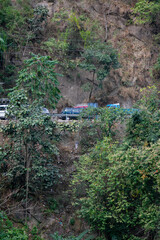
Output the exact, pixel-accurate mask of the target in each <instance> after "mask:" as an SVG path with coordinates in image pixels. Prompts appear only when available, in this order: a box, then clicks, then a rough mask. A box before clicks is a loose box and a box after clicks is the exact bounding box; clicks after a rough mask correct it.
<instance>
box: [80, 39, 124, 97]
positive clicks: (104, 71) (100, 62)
mask: <svg viewBox="0 0 160 240" xmlns="http://www.w3.org/2000/svg"><path fill="white" fill-rule="evenodd" d="M79 67H80V68H82V69H85V70H86V71H89V72H90V73H92V74H93V76H92V79H90V82H91V84H92V87H91V90H90V94H89V99H90V98H91V96H92V92H93V88H94V87H95V85H96V86H98V87H101V88H102V82H103V80H104V79H105V78H106V77H107V76H108V75H109V73H110V70H111V69H117V68H119V67H120V65H119V62H118V54H117V51H116V50H115V49H114V48H112V47H111V46H110V45H108V44H106V43H102V42H100V41H95V42H94V43H92V44H91V45H88V46H87V47H85V49H84V52H83V53H82V54H81V62H80V64H79ZM95 82H96V83H95ZM97 82H98V83H97Z"/></svg>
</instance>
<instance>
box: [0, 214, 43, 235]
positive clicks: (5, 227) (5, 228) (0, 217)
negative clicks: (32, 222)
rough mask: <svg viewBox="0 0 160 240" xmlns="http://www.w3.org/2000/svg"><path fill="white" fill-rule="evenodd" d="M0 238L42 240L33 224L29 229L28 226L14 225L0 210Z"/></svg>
mask: <svg viewBox="0 0 160 240" xmlns="http://www.w3.org/2000/svg"><path fill="white" fill-rule="evenodd" d="M0 239H3V240H28V239H31V240H43V239H42V238H41V237H40V236H39V233H38V229H37V227H36V226H34V227H33V228H32V229H31V230H29V228H28V226H23V227H21V228H20V227H19V228H17V227H14V226H13V222H12V221H10V220H9V219H8V217H7V216H6V215H5V214H4V213H3V212H0Z"/></svg>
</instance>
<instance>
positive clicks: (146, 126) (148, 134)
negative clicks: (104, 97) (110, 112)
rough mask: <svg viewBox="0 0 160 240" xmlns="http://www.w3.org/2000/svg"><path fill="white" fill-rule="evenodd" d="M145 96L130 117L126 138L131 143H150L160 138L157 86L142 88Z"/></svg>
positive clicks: (159, 101) (135, 144) (136, 144)
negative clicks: (137, 109)
mask: <svg viewBox="0 0 160 240" xmlns="http://www.w3.org/2000/svg"><path fill="white" fill-rule="evenodd" d="M141 94H142V95H143V96H142V98H141V100H140V101H138V103H137V108H139V111H137V112H136V113H135V114H133V115H132V117H131V118H130V119H129V121H128V123H127V130H126V133H127V134H126V140H127V141H128V142H129V144H130V145H134V146H138V145H143V144H145V145H148V144H151V143H155V142H157V140H158V139H159V138H160V110H159V103H160V100H159V97H158V90H157V88H156V87H155V86H152V87H148V88H144V89H142V93H141Z"/></svg>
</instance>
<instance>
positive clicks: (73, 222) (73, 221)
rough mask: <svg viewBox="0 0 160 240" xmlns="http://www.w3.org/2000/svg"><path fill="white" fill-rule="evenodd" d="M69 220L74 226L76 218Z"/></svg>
mask: <svg viewBox="0 0 160 240" xmlns="http://www.w3.org/2000/svg"><path fill="white" fill-rule="evenodd" d="M69 222H70V225H72V226H74V224H75V219H74V218H71V219H70V221H69Z"/></svg>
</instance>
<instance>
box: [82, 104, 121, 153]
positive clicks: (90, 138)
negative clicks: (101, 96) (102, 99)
mask: <svg viewBox="0 0 160 240" xmlns="http://www.w3.org/2000/svg"><path fill="white" fill-rule="evenodd" d="M124 117H125V113H124V112H123V111H122V110H121V109H118V108H117V109H109V108H87V109H85V110H84V111H83V112H82V113H81V114H80V118H82V121H81V122H80V124H79V135H80V144H81V148H82V151H84V152H86V151H87V150H88V149H90V148H91V147H93V146H94V145H95V144H96V143H97V141H101V140H102V139H103V138H104V137H106V136H110V137H111V136H112V137H113V136H115V135H116V129H115V125H116V123H120V122H122V121H123V119H124Z"/></svg>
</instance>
